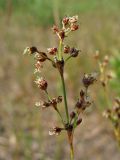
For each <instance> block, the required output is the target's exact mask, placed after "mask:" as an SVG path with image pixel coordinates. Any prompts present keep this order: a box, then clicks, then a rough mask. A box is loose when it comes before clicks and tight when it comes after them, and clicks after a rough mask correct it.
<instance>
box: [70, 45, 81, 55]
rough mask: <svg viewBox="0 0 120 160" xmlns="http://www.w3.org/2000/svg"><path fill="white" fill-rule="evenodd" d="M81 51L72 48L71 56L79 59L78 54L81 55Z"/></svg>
mask: <svg viewBox="0 0 120 160" xmlns="http://www.w3.org/2000/svg"><path fill="white" fill-rule="evenodd" d="M79 51H80V50H78V49H76V48H74V47H73V48H71V49H70V55H71V56H72V57H77V56H78V54H79Z"/></svg>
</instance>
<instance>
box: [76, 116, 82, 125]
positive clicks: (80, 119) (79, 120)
mask: <svg viewBox="0 0 120 160" xmlns="http://www.w3.org/2000/svg"><path fill="white" fill-rule="evenodd" d="M81 122H82V118H79V119H78V120H77V122H76V125H77V126H78V125H79V124H80V123H81Z"/></svg>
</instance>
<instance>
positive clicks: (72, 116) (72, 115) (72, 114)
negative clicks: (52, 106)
mask: <svg viewBox="0 0 120 160" xmlns="http://www.w3.org/2000/svg"><path fill="white" fill-rule="evenodd" d="M75 115H76V113H75V112H74V111H73V112H71V113H70V118H71V119H73V118H74V117H75Z"/></svg>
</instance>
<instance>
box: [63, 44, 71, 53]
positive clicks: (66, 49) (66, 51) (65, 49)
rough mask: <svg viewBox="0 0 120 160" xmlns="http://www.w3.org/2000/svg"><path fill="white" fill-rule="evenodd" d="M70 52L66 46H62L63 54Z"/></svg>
mask: <svg viewBox="0 0 120 160" xmlns="http://www.w3.org/2000/svg"><path fill="white" fill-rule="evenodd" d="M69 52H70V47H69V46H68V45H67V46H64V53H69Z"/></svg>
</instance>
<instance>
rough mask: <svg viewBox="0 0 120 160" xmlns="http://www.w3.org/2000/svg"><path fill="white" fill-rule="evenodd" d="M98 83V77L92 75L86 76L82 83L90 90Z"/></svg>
mask: <svg viewBox="0 0 120 160" xmlns="http://www.w3.org/2000/svg"><path fill="white" fill-rule="evenodd" d="M95 81H96V77H95V76H94V75H92V74H84V77H83V79H82V82H83V84H84V86H85V87H86V88H88V87H89V86H90V85H91V84H93V83H94V82H95Z"/></svg>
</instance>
